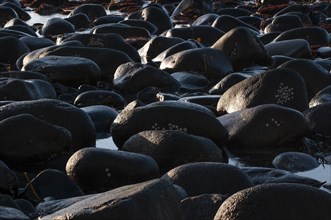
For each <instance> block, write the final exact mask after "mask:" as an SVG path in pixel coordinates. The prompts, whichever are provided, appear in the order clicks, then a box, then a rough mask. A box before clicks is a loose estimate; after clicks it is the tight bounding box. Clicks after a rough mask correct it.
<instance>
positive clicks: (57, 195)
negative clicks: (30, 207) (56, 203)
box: [21, 169, 83, 203]
mask: <svg viewBox="0 0 331 220" xmlns="http://www.w3.org/2000/svg"><path fill="white" fill-rule="evenodd" d="M31 185H32V186H33V188H34V192H33V191H32V190H31V186H30V185H27V186H26V187H25V188H24V191H23V192H22V193H21V196H22V197H23V198H25V199H27V200H29V201H31V202H33V203H39V202H41V201H38V199H41V200H44V199H46V198H47V197H50V198H52V199H65V198H71V197H76V196H82V195H83V192H82V191H81V190H80V189H79V187H78V186H77V185H76V184H75V183H74V182H73V181H72V180H71V179H70V178H69V177H68V176H67V175H66V174H65V173H64V172H62V171H59V170H55V169H46V170H43V171H42V172H40V173H39V174H38V175H37V176H36V177H34V178H33V179H32V180H31ZM35 193H36V194H37V195H38V197H39V198H38V199H37V198H36V195H35Z"/></svg>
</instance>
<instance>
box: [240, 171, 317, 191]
mask: <svg viewBox="0 0 331 220" xmlns="http://www.w3.org/2000/svg"><path fill="white" fill-rule="evenodd" d="M240 169H241V171H243V172H244V173H246V174H247V175H248V176H249V178H250V179H251V180H252V181H253V183H254V184H255V185H261V184H267V183H298V184H305V185H309V186H313V187H317V188H319V187H320V186H321V185H322V184H323V183H322V182H320V181H318V180H315V179H313V178H310V177H304V176H299V175H296V174H293V173H291V172H289V171H286V170H280V169H275V168H267V167H242V168H240Z"/></svg>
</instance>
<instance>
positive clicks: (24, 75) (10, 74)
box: [0, 71, 48, 82]
mask: <svg viewBox="0 0 331 220" xmlns="http://www.w3.org/2000/svg"><path fill="white" fill-rule="evenodd" d="M0 76H1V77H7V78H15V79H32V80H33V79H38V80H43V81H46V82H48V79H47V77H46V76H45V75H43V74H42V73H37V72H30V71H6V72H1V73H0Z"/></svg>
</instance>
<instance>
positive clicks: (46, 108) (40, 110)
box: [0, 99, 96, 149]
mask: <svg viewBox="0 0 331 220" xmlns="http://www.w3.org/2000/svg"><path fill="white" fill-rule="evenodd" d="M24 113H26V114H31V115H33V116H34V117H36V118H39V119H41V120H44V121H46V122H48V123H51V124H54V125H57V126H61V127H64V128H66V129H68V130H69V131H70V133H71V136H72V146H73V148H74V149H80V148H83V147H91V146H94V145H95V136H96V135H95V128H94V126H93V123H92V121H91V118H90V117H89V116H88V115H87V113H85V112H84V111H83V110H81V109H79V108H77V107H75V106H73V105H70V104H68V103H65V102H62V101H58V100H51V99H39V100H33V101H20V102H14V103H11V104H7V105H4V106H1V107H0V120H4V119H6V118H9V117H12V116H15V115H18V114H24ZM68 119H70V120H68ZM24 126H28V125H24ZM28 130H29V129H28Z"/></svg>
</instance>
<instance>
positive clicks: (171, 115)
mask: <svg viewBox="0 0 331 220" xmlns="http://www.w3.org/2000/svg"><path fill="white" fill-rule="evenodd" d="M192 118H194V120H192ZM163 129H165V130H169V129H175V130H182V131H185V132H187V133H189V134H194V135H199V136H203V137H207V138H209V139H211V140H212V141H214V142H215V143H216V144H217V145H218V146H220V147H221V146H222V145H223V144H224V143H225V142H226V140H227V135H228V134H227V132H226V131H225V129H224V128H223V126H222V124H221V123H219V122H218V121H217V119H216V117H215V115H214V114H213V113H212V112H211V111H210V110H208V109H207V108H205V107H203V106H201V105H198V104H193V103H184V102H176V101H166V102H156V103H151V104H148V105H146V106H141V107H136V108H132V107H131V105H130V104H129V105H128V106H127V107H126V108H125V109H124V110H123V111H122V112H121V113H120V114H119V115H118V116H117V117H116V119H115V120H114V122H113V124H112V126H111V132H112V137H113V140H114V143H115V144H116V145H117V147H118V148H120V149H121V148H122V146H123V144H124V142H125V141H126V140H127V139H129V138H130V137H131V136H132V135H134V134H137V133H139V132H141V131H145V130H163Z"/></svg>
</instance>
